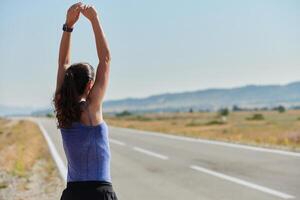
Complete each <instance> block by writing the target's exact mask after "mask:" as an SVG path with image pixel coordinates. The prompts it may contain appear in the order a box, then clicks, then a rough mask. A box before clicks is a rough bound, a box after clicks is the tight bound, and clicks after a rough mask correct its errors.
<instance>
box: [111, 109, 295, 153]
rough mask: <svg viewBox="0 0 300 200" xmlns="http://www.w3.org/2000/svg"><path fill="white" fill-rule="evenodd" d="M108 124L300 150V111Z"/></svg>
mask: <svg viewBox="0 0 300 200" xmlns="http://www.w3.org/2000/svg"><path fill="white" fill-rule="evenodd" d="M255 114H262V116H263V118H262V119H260V118H256V117H255ZM256 116H257V115H256ZM106 121H107V122H108V123H109V124H110V125H113V126H119V127H127V128H135V129H141V130H149V131H158V132H163V133H167V134H175V135H184V136H189V137H196V138H206V139H213V140H223V141H234V142H239V143H247V144H255V145H262V146H273V147H283V148H288V149H292V150H298V149H300V111H287V112H285V113H278V112H275V111H259V112H231V113H230V114H229V116H228V117H227V119H225V121H224V119H222V118H221V117H220V116H218V115H217V114H216V113H162V114H144V115H139V116H137V115H131V116H123V117H109V116H106Z"/></svg>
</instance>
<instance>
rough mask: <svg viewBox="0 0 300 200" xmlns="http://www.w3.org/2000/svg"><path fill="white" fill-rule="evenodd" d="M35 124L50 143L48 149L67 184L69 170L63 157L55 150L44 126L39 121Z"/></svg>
mask: <svg viewBox="0 0 300 200" xmlns="http://www.w3.org/2000/svg"><path fill="white" fill-rule="evenodd" d="M35 122H36V123H37V124H38V125H39V128H40V129H41V131H42V133H43V135H44V138H45V139H46V141H47V143H48V147H49V149H50V152H51V155H52V157H53V159H54V161H55V163H56V165H57V167H58V171H59V173H60V175H61V177H62V179H63V180H64V181H65V182H66V180H67V168H66V166H65V164H64V162H63V161H62V159H61V157H60V156H59V154H58V152H57V150H56V148H55V145H54V144H53V142H52V140H51V139H50V137H49V135H48V133H47V131H46V130H45V128H44V127H43V125H42V124H41V123H40V122H39V121H38V120H36V121H35Z"/></svg>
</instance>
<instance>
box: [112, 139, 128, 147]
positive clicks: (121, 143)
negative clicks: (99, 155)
mask: <svg viewBox="0 0 300 200" xmlns="http://www.w3.org/2000/svg"><path fill="white" fill-rule="evenodd" d="M109 141H110V142H111V143H113V144H118V145H121V146H125V145H126V144H125V143H124V142H121V141H119V140H115V139H111V138H110V139H109Z"/></svg>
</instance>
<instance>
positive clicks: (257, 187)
mask: <svg viewBox="0 0 300 200" xmlns="http://www.w3.org/2000/svg"><path fill="white" fill-rule="evenodd" d="M190 168H191V169H194V170H197V171H200V172H203V173H206V174H209V175H212V176H215V177H218V178H221V179H224V180H227V181H231V182H234V183H237V184H240V185H243V186H246V187H249V188H252V189H255V190H259V191H261V192H264V193H268V194H271V195H273V196H277V197H280V198H283V199H293V198H295V197H294V196H292V195H289V194H286V193H283V192H279V191H276V190H273V189H270V188H267V187H264V186H261V185H257V184H254V183H250V182H247V181H244V180H241V179H238V178H235V177H231V176H228V175H225V174H221V173H218V172H215V171H212V170H209V169H206V168H203V167H199V166H196V165H191V166H190Z"/></svg>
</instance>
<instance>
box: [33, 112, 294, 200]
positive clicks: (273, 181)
mask: <svg viewBox="0 0 300 200" xmlns="http://www.w3.org/2000/svg"><path fill="white" fill-rule="evenodd" d="M34 120H37V121H38V123H39V125H40V126H41V127H42V129H44V130H43V131H44V132H45V133H46V134H47V135H48V136H49V138H48V139H50V140H51V141H50V142H51V143H53V148H55V149H56V150H57V151H56V153H57V156H59V157H60V158H61V161H62V163H63V164H62V165H64V166H63V167H62V169H63V170H65V169H66V168H65V166H66V158H65V155H64V152H63V147H62V141H61V135H60V132H59V130H58V129H56V125H55V121H54V119H48V118H35V119H34ZM108 126H109V137H110V147H111V154H112V162H111V173H112V182H113V185H114V188H115V190H116V193H117V195H118V197H119V199H120V200H141V199H143V200H153V199H159V200H182V199H184V200H187V199H195V200H277V199H295V200H297V199H299V200H300V154H299V153H292V152H285V151H278V150H267V149H263V148H256V147H250V146H244V145H234V144H230V143H223V142H212V141H207V140H197V139H189V138H184V137H177V136H169V135H166V134H160V133H153V132H146V131H138V130H134V129H126V128H117V127H112V126H110V125H109V124H108ZM62 174H64V173H62ZM63 176H64V175H63Z"/></svg>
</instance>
